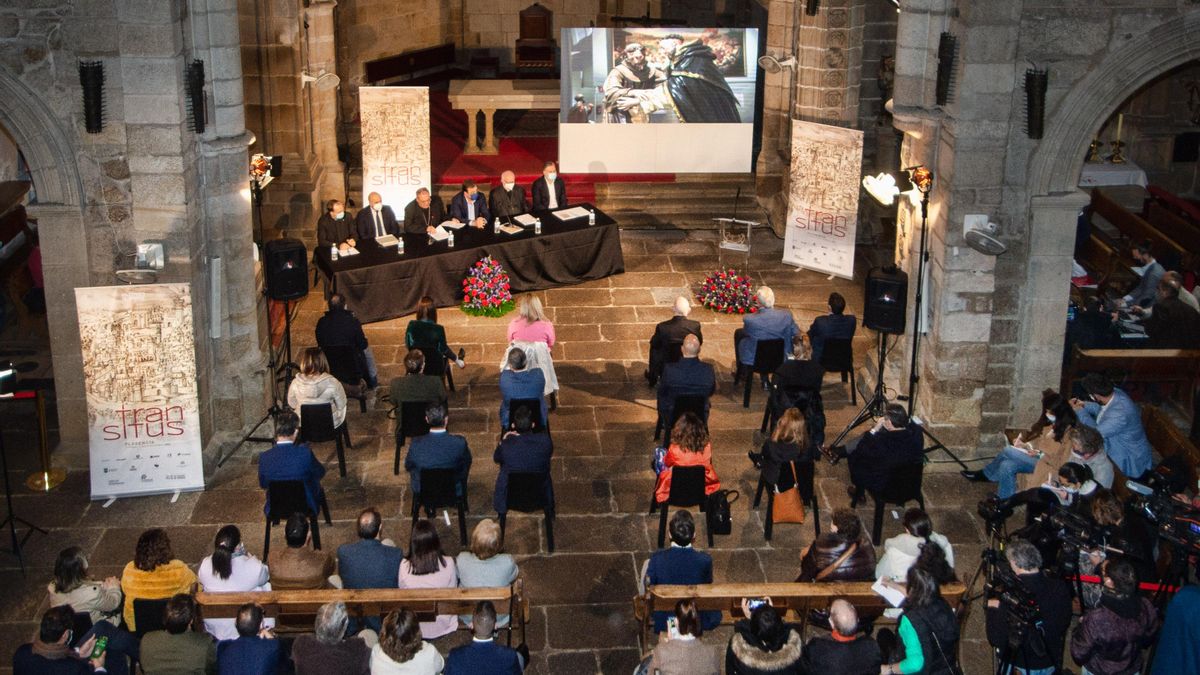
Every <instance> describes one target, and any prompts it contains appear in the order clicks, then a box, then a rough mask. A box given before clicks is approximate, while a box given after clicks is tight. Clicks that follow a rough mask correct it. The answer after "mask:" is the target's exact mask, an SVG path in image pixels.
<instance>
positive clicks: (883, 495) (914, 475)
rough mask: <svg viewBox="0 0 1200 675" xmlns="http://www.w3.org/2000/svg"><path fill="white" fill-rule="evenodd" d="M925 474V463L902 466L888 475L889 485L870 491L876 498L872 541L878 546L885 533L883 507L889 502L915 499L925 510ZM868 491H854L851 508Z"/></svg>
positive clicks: (901, 504) (895, 502)
mask: <svg viewBox="0 0 1200 675" xmlns="http://www.w3.org/2000/svg"><path fill="white" fill-rule="evenodd" d="M924 475H925V463H924V462H923V461H922V462H915V463H913V464H907V465H905V466H900V467H897V468H895V469H893V470H892V473H891V475H890V476H888V482H887V485H884V486H883V490H882V491H880V492H874V491H870V494H871V498H872V499H874V500H875V524H874V526H873V527H872V529H871V541H872V542H874V544H875V545H876V546H878V545H879V538H880V536H881V535H882V534H883V509H884V507H886V506H887V505H888V504H895V505H896V506H904V505H905V504H906V503H908V502H911V501H915V502H917V504H919V505H920V506H921V510H922V511H924V510H925V497H924V495H922V494H921V481H922V478H923V477H924ZM864 492H866V491H865V490H863V489H862V488H861V487H860V488H858V489H857V490H856V491H855V493H854V498H853V499H851V500H850V508H855V507H856V506H858V503H859V502H860V501H862V499H863V493H864Z"/></svg>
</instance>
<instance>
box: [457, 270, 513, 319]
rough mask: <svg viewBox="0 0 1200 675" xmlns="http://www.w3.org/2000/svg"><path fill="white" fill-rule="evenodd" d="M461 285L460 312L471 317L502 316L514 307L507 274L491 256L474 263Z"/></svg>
mask: <svg viewBox="0 0 1200 675" xmlns="http://www.w3.org/2000/svg"><path fill="white" fill-rule="evenodd" d="M462 285H463V304H462V311H464V312H466V313H467V314H470V315H472V316H504V315H505V314H507V313H509V312H511V311H512V309H513V307H514V306H515V304H514V303H513V297H512V290H511V288H510V287H509V281H508V274H506V273H505V272H504V268H503V267H501V266H500V263H498V262H496V261H495V260H493V259H492V257H491V256H487V257H485V258H481V259H480V260H479V262H476V263H475V265H474V266H472V267H471V269H470V270H468V271H467V278H465V279H463V282H462Z"/></svg>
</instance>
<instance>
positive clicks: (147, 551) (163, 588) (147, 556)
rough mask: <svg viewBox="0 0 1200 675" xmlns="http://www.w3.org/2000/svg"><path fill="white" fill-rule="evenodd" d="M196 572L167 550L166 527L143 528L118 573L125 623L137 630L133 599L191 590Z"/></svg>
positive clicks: (155, 598)
mask: <svg viewBox="0 0 1200 675" xmlns="http://www.w3.org/2000/svg"><path fill="white" fill-rule="evenodd" d="M195 584H196V575H195V573H193V572H192V570H191V569H189V568H188V566H187V564H185V563H184V562H183V561H182V560H178V559H176V558H175V554H174V553H173V552H172V551H171V538H170V537H168V536H167V532H166V530H163V529H160V528H157V527H156V528H154V529H150V530H146V531H145V532H143V533H142V535H141V536H140V537H138V541H137V549H136V551H135V552H134V554H133V560H132V561H130V563H129V564H127V565H125V569H124V571H122V572H121V591H122V592H124V593H125V626H126V627H127V628H128V629H129V630H130V631H134V632H136V631H137V622H136V621H135V620H134V618H133V601H134V600H139V599H141V600H160V599H162V598H169V597H171V596H173V595H175V594H176V593H191V592H192V587H193V586H194V585H195Z"/></svg>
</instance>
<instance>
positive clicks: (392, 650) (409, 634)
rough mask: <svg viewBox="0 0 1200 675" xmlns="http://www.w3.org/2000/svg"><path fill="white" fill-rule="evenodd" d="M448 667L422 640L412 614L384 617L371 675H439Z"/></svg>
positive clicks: (399, 613) (398, 611)
mask: <svg viewBox="0 0 1200 675" xmlns="http://www.w3.org/2000/svg"><path fill="white" fill-rule="evenodd" d="M445 665H446V661H445V660H444V659H443V658H442V655H441V654H439V653H438V650H437V648H436V647H434V646H433V645H432V644H430V643H428V642H426V641H425V640H422V639H421V629H420V627H419V626H418V624H417V615H416V614H413V613H412V611H411V610H407V609H401V610H397V611H394V612H391V613H389V614H388V615H387V616H385V617H383V629H382V630H381V631H380V633H379V644H377V645H375V646H374V647H372V648H371V675H438V673H441V672H442V668H443V667H445Z"/></svg>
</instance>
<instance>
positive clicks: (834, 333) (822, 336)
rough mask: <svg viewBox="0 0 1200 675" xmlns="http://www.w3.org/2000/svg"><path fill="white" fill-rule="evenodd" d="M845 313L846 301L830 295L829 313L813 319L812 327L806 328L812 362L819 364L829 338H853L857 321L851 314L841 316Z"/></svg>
mask: <svg viewBox="0 0 1200 675" xmlns="http://www.w3.org/2000/svg"><path fill="white" fill-rule="evenodd" d="M845 311H846V299H845V298H843V297H842V294H841V293H830V294H829V313H828V314H826V315H825V316H818V317H817V318H815V319H813V322H812V325H811V326H809V327H808V340H809V342H810V343H811V344H812V352H813V353H812V360H813V361H815V362H817V363H820V362H821V354H822V353H824V350H825V341H826V340H828V339H830V338H832V339H834V340H849V339H850V338H852V337H854V329H855V328H856V327H857V325H858V319H856V318H855V317H854V315H853V314H850V315H846V314H843V313H842V312H845Z"/></svg>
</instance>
